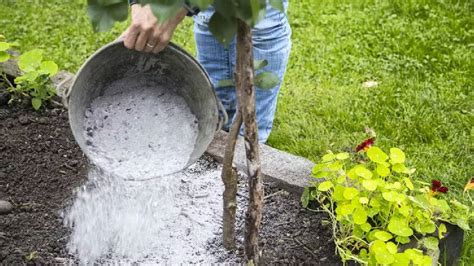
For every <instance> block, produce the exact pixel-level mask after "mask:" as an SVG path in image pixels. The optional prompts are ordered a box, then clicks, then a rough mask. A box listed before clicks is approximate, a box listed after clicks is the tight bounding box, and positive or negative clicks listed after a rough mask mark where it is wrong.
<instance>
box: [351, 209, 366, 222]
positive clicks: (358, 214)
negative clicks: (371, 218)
mask: <svg viewBox="0 0 474 266" xmlns="http://www.w3.org/2000/svg"><path fill="white" fill-rule="evenodd" d="M352 218H353V219H354V223H355V224H365V222H367V212H366V211H365V210H364V209H363V208H356V209H355V210H354V212H353V213H352Z"/></svg>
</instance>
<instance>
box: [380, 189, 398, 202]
mask: <svg viewBox="0 0 474 266" xmlns="http://www.w3.org/2000/svg"><path fill="white" fill-rule="evenodd" d="M398 196H399V194H398V193H397V192H395V191H388V192H383V193H382V197H383V198H384V200H386V201H390V202H392V201H396V200H397V198H398Z"/></svg>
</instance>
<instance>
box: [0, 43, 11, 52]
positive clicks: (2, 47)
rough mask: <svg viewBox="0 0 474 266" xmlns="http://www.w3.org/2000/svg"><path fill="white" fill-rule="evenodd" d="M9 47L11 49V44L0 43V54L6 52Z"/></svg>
mask: <svg viewBox="0 0 474 266" xmlns="http://www.w3.org/2000/svg"><path fill="white" fill-rule="evenodd" d="M10 47H11V44H9V43H7V42H0V52H3V51H6V50H8V49H10Z"/></svg>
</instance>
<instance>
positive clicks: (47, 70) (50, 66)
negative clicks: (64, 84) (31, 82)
mask: <svg viewBox="0 0 474 266" xmlns="http://www.w3.org/2000/svg"><path fill="white" fill-rule="evenodd" d="M39 71H40V72H41V73H42V74H46V75H48V76H50V77H52V76H54V75H56V73H58V65H56V63H54V62H53V61H43V62H41V65H40V69H39Z"/></svg>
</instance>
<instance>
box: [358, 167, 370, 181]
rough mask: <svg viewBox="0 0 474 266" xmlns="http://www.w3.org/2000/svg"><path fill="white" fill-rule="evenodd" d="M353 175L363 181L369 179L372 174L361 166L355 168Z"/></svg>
mask: <svg viewBox="0 0 474 266" xmlns="http://www.w3.org/2000/svg"><path fill="white" fill-rule="evenodd" d="M355 173H356V174H357V175H358V176H360V177H362V178H365V179H371V178H372V176H373V174H372V172H371V171H369V169H367V168H365V166H363V165H358V166H357V167H356V168H355Z"/></svg>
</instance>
